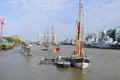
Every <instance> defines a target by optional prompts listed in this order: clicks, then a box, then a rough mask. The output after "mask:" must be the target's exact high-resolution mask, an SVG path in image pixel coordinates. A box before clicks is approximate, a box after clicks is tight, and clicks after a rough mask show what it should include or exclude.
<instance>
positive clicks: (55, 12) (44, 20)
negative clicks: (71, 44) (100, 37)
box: [0, 0, 120, 41]
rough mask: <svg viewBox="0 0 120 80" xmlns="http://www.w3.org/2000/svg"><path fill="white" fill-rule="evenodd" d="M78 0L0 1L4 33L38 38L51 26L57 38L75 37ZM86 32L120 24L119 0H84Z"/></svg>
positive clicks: (24, 37) (27, 38)
mask: <svg viewBox="0 0 120 80" xmlns="http://www.w3.org/2000/svg"><path fill="white" fill-rule="evenodd" d="M78 2H79V0H0V17H1V18H5V25H4V28H3V36H11V35H14V34H17V35H19V36H21V37H22V38H23V39H24V40H32V41H33V40H37V39H38V33H41V34H44V31H45V30H47V27H49V29H50V32H51V27H52V26H53V27H54V31H55V32H56V34H57V39H58V40H59V41H60V40H64V39H65V38H74V37H75V29H76V20H77V17H78ZM82 3H83V11H84V12H83V13H84V27H85V35H87V33H97V32H98V31H101V30H103V29H109V28H115V27H118V26H120V0H83V1H82Z"/></svg>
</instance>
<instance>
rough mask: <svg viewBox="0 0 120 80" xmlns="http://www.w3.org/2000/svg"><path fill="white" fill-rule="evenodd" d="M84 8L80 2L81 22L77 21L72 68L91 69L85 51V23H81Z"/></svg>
mask: <svg viewBox="0 0 120 80" xmlns="http://www.w3.org/2000/svg"><path fill="white" fill-rule="evenodd" d="M82 8H83V7H82V2H81V0H79V20H78V21H77V29H76V40H75V50H74V51H73V52H72V53H71V57H70V61H71V65H72V66H74V67H77V68H80V69H85V68H87V67H89V58H88V57H87V56H86V54H85V52H84V50H83V42H84V40H83V37H84V36H83V35H84V27H83V25H82V22H83V21H81V18H83V13H82ZM81 26H82V27H81ZM81 29H82V33H81Z"/></svg>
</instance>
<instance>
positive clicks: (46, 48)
mask: <svg viewBox="0 0 120 80" xmlns="http://www.w3.org/2000/svg"><path fill="white" fill-rule="evenodd" d="M47 37H48V36H47ZM47 41H48V40H47ZM47 41H46V32H45V31H44V44H43V47H42V50H44V51H47V50H48V42H47Z"/></svg>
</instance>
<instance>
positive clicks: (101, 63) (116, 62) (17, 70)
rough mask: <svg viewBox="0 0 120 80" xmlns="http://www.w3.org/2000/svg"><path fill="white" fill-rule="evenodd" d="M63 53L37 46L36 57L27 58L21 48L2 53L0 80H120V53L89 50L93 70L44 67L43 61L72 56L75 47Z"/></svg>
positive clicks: (65, 49)
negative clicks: (44, 58) (44, 49)
mask: <svg viewBox="0 0 120 80" xmlns="http://www.w3.org/2000/svg"><path fill="white" fill-rule="evenodd" d="M60 47H61V51H60V52H59V53H52V52H48V51H42V50H41V47H40V46H35V45H34V46H33V48H32V51H31V54H32V56H29V57H28V56H26V57H25V56H24V55H23V53H21V51H20V49H21V48H20V47H19V46H18V47H14V48H13V49H11V50H6V51H1V52H0V80H120V50H111V49H93V48H85V49H84V51H85V53H86V54H87V56H88V57H89V58H90V66H89V67H88V68H87V69H85V70H81V69H78V68H74V67H70V68H58V67H56V66H55V65H53V64H42V65H40V64H39V62H40V59H41V58H42V57H44V56H46V57H56V56H58V55H64V56H70V52H71V51H72V50H73V49H74V47H73V46H65V45H62V46H60Z"/></svg>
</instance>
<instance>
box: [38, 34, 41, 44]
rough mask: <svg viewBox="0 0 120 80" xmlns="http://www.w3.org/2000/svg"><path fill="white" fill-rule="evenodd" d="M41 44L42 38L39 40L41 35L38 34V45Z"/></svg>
mask: <svg viewBox="0 0 120 80" xmlns="http://www.w3.org/2000/svg"><path fill="white" fill-rule="evenodd" d="M41 44H42V38H41V34H40V33H39V34H38V45H41Z"/></svg>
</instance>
